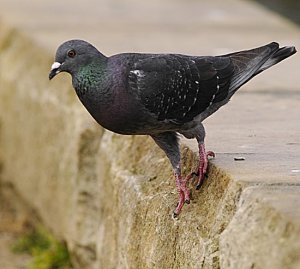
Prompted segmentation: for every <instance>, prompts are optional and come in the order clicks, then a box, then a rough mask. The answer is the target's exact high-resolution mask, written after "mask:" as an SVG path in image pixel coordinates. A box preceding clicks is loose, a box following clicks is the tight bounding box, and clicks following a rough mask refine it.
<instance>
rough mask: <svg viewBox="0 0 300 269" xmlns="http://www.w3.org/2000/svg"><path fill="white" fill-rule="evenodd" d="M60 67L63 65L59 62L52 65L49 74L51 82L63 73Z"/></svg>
mask: <svg viewBox="0 0 300 269" xmlns="http://www.w3.org/2000/svg"><path fill="white" fill-rule="evenodd" d="M60 67H61V63H59V62H55V63H53V64H52V66H51V71H50V73H49V80H51V79H52V78H54V77H55V76H56V75H57V74H58V73H59V72H60V71H61V69H60Z"/></svg>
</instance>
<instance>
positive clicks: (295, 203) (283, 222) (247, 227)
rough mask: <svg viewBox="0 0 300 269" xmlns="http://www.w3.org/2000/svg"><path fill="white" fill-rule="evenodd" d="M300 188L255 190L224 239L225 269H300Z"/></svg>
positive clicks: (241, 203)
mask: <svg viewBox="0 0 300 269" xmlns="http://www.w3.org/2000/svg"><path fill="white" fill-rule="evenodd" d="M299 195H300V185H294V186H293V185H291V186H278V185H274V186H265V187H263V186H253V187H249V188H247V189H246V190H245V191H244V192H243V194H242V196H241V198H240V201H239V204H238V207H237V212H236V214H235V215H234V217H233V219H232V221H231V222H230V224H229V225H228V227H227V229H226V230H225V231H224V232H223V233H222V234H221V236H220V254H221V255H220V256H221V257H220V260H221V267H222V268H233V269H235V268H258V269H260V268H262V269H263V268H278V269H280V268H286V269H296V268H300V256H299V253H300V240H299V238H300V214H299V205H300V202H299Z"/></svg>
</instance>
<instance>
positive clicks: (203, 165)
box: [195, 141, 215, 190]
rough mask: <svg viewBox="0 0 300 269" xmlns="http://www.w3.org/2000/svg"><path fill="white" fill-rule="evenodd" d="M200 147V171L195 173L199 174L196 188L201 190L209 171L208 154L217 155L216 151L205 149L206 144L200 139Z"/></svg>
mask: <svg viewBox="0 0 300 269" xmlns="http://www.w3.org/2000/svg"><path fill="white" fill-rule="evenodd" d="M198 147H199V159H200V160H199V167H198V173H197V174H196V173H195V175H196V176H198V180H197V184H196V189H197V190H199V189H200V187H201V185H202V184H203V181H204V177H205V175H206V172H207V167H208V156H211V157H215V153H214V152H212V151H205V146H204V142H203V141H198Z"/></svg>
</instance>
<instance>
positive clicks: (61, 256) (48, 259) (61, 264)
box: [13, 228, 71, 269]
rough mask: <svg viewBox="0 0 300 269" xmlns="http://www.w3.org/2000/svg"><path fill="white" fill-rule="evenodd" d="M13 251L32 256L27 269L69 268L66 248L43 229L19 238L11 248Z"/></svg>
mask: <svg viewBox="0 0 300 269" xmlns="http://www.w3.org/2000/svg"><path fill="white" fill-rule="evenodd" d="M13 251H14V252H16V253H28V254H30V255H32V256H33V261H32V263H30V265H29V266H28V268H27V269H69V268H71V265H70V257H69V253H68V250H67V248H66V246H65V245H64V244H63V243H61V242H59V241H57V240H56V239H55V238H54V237H53V236H51V235H50V233H49V232H47V231H46V230H45V229H43V228H38V229H36V230H32V231H30V232H28V233H26V234H25V235H23V236H22V237H20V238H19V239H18V240H17V242H16V244H15V245H14V246H13Z"/></svg>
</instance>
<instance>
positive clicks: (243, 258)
mask: <svg viewBox="0 0 300 269" xmlns="http://www.w3.org/2000/svg"><path fill="white" fill-rule="evenodd" d="M41 2H42V1H41ZM41 2H39V1H38V2H36V1H35V2H33V1H28V2H26V3H25V2H22V3H17V1H13V0H9V1H1V3H2V4H3V6H2V7H1V8H3V9H2V10H1V11H0V15H1V16H2V17H3V18H4V21H3V20H2V21H1V20H0V149H1V162H2V167H3V170H2V177H1V181H2V182H3V183H5V184H4V186H5V185H6V184H7V183H9V186H13V189H14V190H15V194H16V197H17V196H18V195H20V196H22V199H24V200H25V201H26V202H27V203H28V206H29V207H32V208H34V209H35V211H36V212H37V213H38V215H39V216H40V217H41V219H42V220H43V222H44V223H45V224H46V225H47V226H48V227H49V228H50V229H52V231H53V232H54V233H55V234H56V235H57V236H58V237H60V238H62V239H64V240H66V242H67V244H68V247H69V249H70V251H71V253H72V261H73V264H74V267H75V268H80V269H85V268H87V269H91V268H92V269H93V268H95V269H96V268H105V269H110V268H121V269H122V268H240V269H243V268H245V269H248V268H274V269H277V268H278V269H282V268H298V267H299V259H300V258H299V257H300V256H299V253H300V252H299V242H300V240H299V238H300V233H299V231H300V223H299V216H300V213H299V209H300V207H299V206H298V204H299V199H298V196H299V182H300V178H299V171H300V168H299V158H300V156H299V154H300V152H299V145H300V141H299V131H300V129H299V128H300V125H299V120H298V119H299V112H300V111H299V105H298V104H299V86H298V85H299V83H298V82H299V78H300V77H299V76H298V72H299V55H296V56H295V57H293V58H292V59H291V60H289V62H285V63H282V64H281V65H280V66H281V67H279V66H278V67H276V68H277V69H276V68H275V67H274V69H272V70H270V71H267V72H266V74H264V75H262V76H260V77H258V78H257V80H255V82H251V83H249V84H248V86H246V87H245V89H244V90H243V91H241V92H240V93H239V94H238V95H237V96H236V97H234V100H233V102H232V103H230V104H229V105H228V106H227V108H224V109H222V110H221V111H222V113H220V112H219V113H218V114H216V115H215V116H213V117H212V118H210V119H209V120H208V121H207V122H206V126H207V131H208V139H207V144H208V147H207V148H209V149H213V150H216V152H217V158H216V160H214V161H213V162H212V164H211V165H210V171H209V178H208V180H207V181H206V182H205V184H204V185H203V187H202V188H201V190H200V191H198V192H196V191H194V190H193V193H192V196H193V200H192V203H191V204H190V205H189V206H186V207H184V210H183V212H182V215H181V216H180V218H179V219H178V220H173V219H172V218H171V212H172V210H173V208H174V206H175V204H176V201H177V194H176V190H175V186H174V182H173V177H172V174H171V167H170V165H169V163H168V161H167V159H166V158H165V156H164V154H163V153H162V152H161V151H160V150H159V149H158V148H157V146H156V145H155V144H154V143H153V141H152V140H151V139H150V138H146V137H134V136H119V135H116V134H112V133H111V132H108V131H104V130H103V129H102V128H100V127H99V126H97V125H96V124H95V123H94V121H93V120H92V119H91V117H90V116H89V115H88V114H87V112H86V111H85V109H84V108H83V107H82V106H81V105H80V104H79V102H78V100H77V98H76V97H75V94H74V92H73V90H72V89H71V86H70V78H69V77H68V76H65V75H63V74H62V75H60V76H59V79H55V80H53V81H51V83H49V81H48V76H47V74H48V72H49V67H50V65H51V63H52V61H53V58H52V54H53V51H54V47H55V46H57V44H58V43H60V41H62V38H63V39H67V38H69V37H74V36H76V37H77V36H78V34H77V33H78V31H79V32H80V33H81V34H82V37H85V38H87V39H89V40H92V41H93V38H95V33H96V32H97V31H98V30H99V29H98V28H97V31H96V29H95V28H93V27H92V28H89V26H91V25H89V23H91V24H93V25H100V24H101V25H103V27H102V29H100V30H99V31H100V33H101V36H100V37H99V39H96V40H97V41H98V42H94V43H95V44H101V43H100V41H101V42H102V41H103V42H102V45H103V47H104V50H105V49H106V51H108V52H116V51H122V50H123V51H127V50H130V49H128V48H132V50H133V49H134V50H142V49H141V48H143V50H144V51H146V50H149V51H150V50H151V49H152V51H153V50H155V49H157V51H158V48H160V51H161V50H164V51H171V49H170V47H171V48H172V49H173V51H174V52H182V53H191V54H196V53H199V51H200V49H198V47H199V45H198V44H201V46H203V50H202V49H201V53H202V52H203V53H204V52H205V51H206V52H207V53H208V52H211V51H212V49H211V47H214V48H216V51H214V53H218V52H220V53H221V52H227V51H229V50H233V49H241V48H243V47H247V48H248V47H252V46H255V45H261V44H263V43H266V42H269V41H270V39H272V40H273V39H275V40H278V41H281V43H286V44H289V43H290V44H295V45H297V44H298V45H299V44H300V38H299V36H300V35H299V30H298V29H297V28H296V27H295V26H292V25H290V24H289V23H288V22H286V21H283V20H282V19H280V18H279V17H277V16H274V15H272V14H270V13H269V12H267V11H265V10H263V9H259V8H257V6H255V5H252V4H247V3H246V2H244V1H237V0H229V1H228V2H227V1H226V2H225V1H215V2H211V1H199V2H198V1H193V2H191V3H190V4H191V6H189V7H188V4H186V3H185V2H181V1H174V2H172V5H171V4H170V2H169V1H165V2H163V3H167V4H166V5H164V4H163V3H162V2H161V1H151V2H149V3H148V4H143V5H146V6H139V9H138V12H133V10H135V9H134V8H136V7H137V2H136V1H123V2H122V3H121V2H118V3H117V4H116V3H115V4H110V3H111V2H109V1H104V0H103V1H102V2H101V3H102V5H99V4H98V5H96V6H95V10H94V11H93V12H92V13H91V15H90V16H89V20H84V21H83V22H82V25H76V31H75V29H74V28H72V27H71V26H72V25H73V24H74V23H75V22H76V21H77V20H78V18H77V17H78V14H83V16H86V15H84V14H86V12H87V10H86V5H83V4H78V5H76V6H74V5H71V6H72V8H73V9H74V12H68V14H69V15H68V17H67V18H65V17H62V16H61V15H60V13H57V14H56V17H55V22H53V16H50V15H51V13H50V12H49V10H51V11H53V10H56V9H55V5H57V4H58V5H59V6H60V7H61V8H62V10H68V11H69V8H70V7H71V6H70V5H69V4H70V3H73V2H71V1H66V2H64V3H65V4H64V5H63V4H62V3H56V2H53V1H50V2H49V1H48V2H47V3H46V2H44V3H43V4H40V3H41ZM98 2H99V1H97V3H98ZM200 2H201V3H200ZM24 3H25V4H24ZM45 3H46V4H45ZM82 3H84V2H82ZM173 3H174V4H173ZM228 3H230V4H228ZM16 5H18V7H19V8H17V9H16ZM81 5H83V6H81ZM110 5H112V6H110ZM199 5H201V8H200V6H199ZM99 6H100V7H101V10H100V9H99ZM116 6H118V8H119V9H117V10H115V7H116ZM232 6H234V7H235V10H239V11H240V12H236V11H234V13H233V12H232V8H231V7H232ZM21 7H22V8H21ZM133 7H134V8H133ZM158 8H159V10H160V12H161V13H157V12H156V11H157V10H158ZM169 9H171V10H169ZM3 10H5V11H6V12H4V11H3ZM21 10H22V12H21ZM31 10H33V11H35V12H36V13H35V15H36V16H37V17H36V16H33V15H32V14H31V15H32V16H29V17H28V14H30V11H31ZM198 10H201V11H200V14H198V13H197V12H198ZM96 11H97V12H96ZM150 11H151V12H150ZM123 12H124V13H123ZM2 13H3V14H2ZM195 13H197V16H195V15H196V14H195ZM62 14H65V13H64V12H62ZM99 14H101V16H100V15H99ZM121 14H123V15H122V16H123V17H122V16H121ZM45 15H47V16H45ZM131 15H132V17H130V16H131ZM192 15H194V16H192ZM198 15H199V16H198ZM200 15H201V16H200ZM166 16H169V17H166ZM25 18H26V19H27V20H25ZM36 18H43V20H40V21H39V22H43V23H41V24H37V19H36ZM107 18H110V21H112V22H111V24H109V23H108V20H107ZM112 18H116V20H113V19H112ZM166 18H168V19H169V20H168V21H169V22H170V23H169V24H168V23H167V22H168V21H167V22H166ZM191 18H192V20H190V19H191ZM253 18H255V20H254V19H253ZM177 19H178V20H179V21H177ZM122 20H124V21H126V23H125V24H124V28H122V29H123V30H124V29H127V30H126V31H125V30H124V31H125V33H126V34H128V35H129V36H126V37H125V36H124V34H123V35H122V34H121V33H122V31H123V30H122V29H121V30H120V29H117V27H116V26H119V25H121V24H122ZM153 21H154V22H153ZM139 22H143V23H144V24H143V25H142V26H143V27H141V25H140V24H138V23H139ZM171 22H172V23H171ZM7 23H8V24H7ZM53 23H56V24H57V25H59V26H60V27H57V25H56V24H53ZM64 23H65V24H64ZM258 24H259V25H263V27H262V26H260V27H259V29H258ZM12 25H13V26H15V28H13V27H12ZM55 25H56V26H55ZM62 25H64V26H65V27H62ZM122 25H123V24H122ZM160 25H162V27H161V28H160V31H157V27H158V26H160ZM94 27H95V26H94ZM16 29H17V30H16ZM56 29H57V30H58V32H56V31H55V30H56ZM66 29H68V30H70V31H68V33H66ZM86 29H89V31H86ZM128 29H130V31H129V30H128ZM145 29H146V30H147V34H149V36H148V38H147V40H146V41H149V42H145V41H141V40H144V39H145V38H144V36H145ZM245 29H246V30H247V37H245V38H241V36H244V34H242V33H244V31H245ZM62 31H63V32H62ZM198 31H199V32H201V33H202V36H199V35H196V32H198ZM169 32H170V33H172V34H168V33H169ZM208 32H209V33H210V35H207V33H208ZM75 33H76V34H75ZM156 33H158V34H156ZM205 33H206V35H207V38H204V39H203V35H204V34H205ZM103 35H104V36H105V37H106V38H102V37H103ZM171 36H172V38H170V37H171ZM88 37H90V38H88ZM125 38H126V39H127V40H130V41H128V42H132V43H125V42H121V41H122V40H124V39H125ZM143 38H144V39H143ZM157 40H159V41H160V42H158V41H157ZM202 40H203V41H202ZM232 40H234V41H232ZM258 40H259V41H258ZM201 41H202V42H201ZM221 41H222V42H223V43H222V45H223V46H224V47H220V46H219V45H218V44H220V42H221ZM283 41H284V42H283ZM112 43H113V44H114V46H115V47H114V46H113V45H112ZM49 44H50V45H49ZM142 44H144V45H142ZM175 44H176V46H177V47H176V49H175V47H174V45H175ZM133 45H134V46H133ZM111 46H112V47H111ZM188 48H189V49H190V50H191V51H188ZM50 49H51V51H52V53H50ZM184 49H185V50H186V51H184ZM253 88H255V90H254V89H253ZM187 145H188V143H187V142H186V141H185V143H184V145H183V147H182V156H183V164H184V167H183V172H184V173H187V172H189V171H190V170H191V168H193V167H195V166H196V159H197V157H196V156H195V154H194V153H193V151H191V150H190V148H188V147H187ZM191 148H192V150H194V148H193V147H191ZM236 155H242V156H244V157H245V159H246V160H245V161H243V162H234V161H233V157H234V156H236ZM225 169H226V172H224V170H225ZM297 171H298V172H297ZM270 265H272V266H271V267H270Z"/></svg>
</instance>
